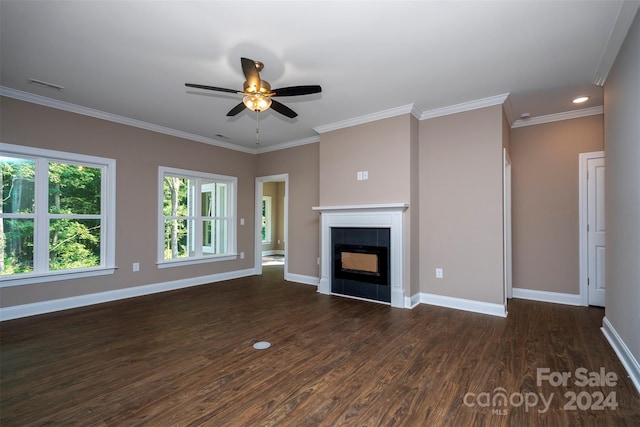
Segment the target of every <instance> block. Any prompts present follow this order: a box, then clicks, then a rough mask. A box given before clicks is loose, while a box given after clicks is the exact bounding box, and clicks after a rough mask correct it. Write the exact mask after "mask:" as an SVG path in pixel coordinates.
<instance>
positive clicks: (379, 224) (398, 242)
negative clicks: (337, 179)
mask: <svg viewBox="0 0 640 427" xmlns="http://www.w3.org/2000/svg"><path fill="white" fill-rule="evenodd" d="M408 207H409V205H408V204H407V203H385V204H370V205H343V206H317V207H313V208H312V209H313V210H314V211H319V212H320V213H321V218H320V220H321V224H320V230H321V238H320V239H321V241H320V245H321V247H320V283H319V285H318V292H320V293H322V294H327V295H331V228H333V227H371V228H389V229H390V238H391V257H390V258H391V259H390V281H391V306H392V307H401V308H402V307H404V287H403V282H402V278H403V274H402V273H403V271H402V270H403V263H402V246H403V245H402V236H403V230H402V224H403V217H402V216H403V212H404V211H405V210H406V209H407V208H408Z"/></svg>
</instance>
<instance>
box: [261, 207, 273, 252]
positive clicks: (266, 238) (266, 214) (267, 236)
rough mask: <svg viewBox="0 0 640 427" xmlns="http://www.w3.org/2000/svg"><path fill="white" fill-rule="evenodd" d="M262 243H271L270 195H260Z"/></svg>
mask: <svg viewBox="0 0 640 427" xmlns="http://www.w3.org/2000/svg"><path fill="white" fill-rule="evenodd" d="M262 243H271V196H262Z"/></svg>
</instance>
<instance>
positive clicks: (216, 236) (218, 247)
mask: <svg viewBox="0 0 640 427" xmlns="http://www.w3.org/2000/svg"><path fill="white" fill-rule="evenodd" d="M227 222H228V221H227V220H225V219H219V220H215V221H212V223H213V224H212V231H211V237H212V243H213V244H212V246H213V248H214V253H215V254H217V255H220V254H226V253H228V248H227V240H228V239H227V237H228V236H227V233H228V224H227Z"/></svg>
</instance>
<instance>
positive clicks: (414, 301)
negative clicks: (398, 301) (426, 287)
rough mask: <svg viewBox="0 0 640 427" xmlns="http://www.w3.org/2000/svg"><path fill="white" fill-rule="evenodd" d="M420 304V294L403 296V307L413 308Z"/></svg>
mask: <svg viewBox="0 0 640 427" xmlns="http://www.w3.org/2000/svg"><path fill="white" fill-rule="evenodd" d="M418 304H420V294H415V295H411V297H405V298H404V308H415V307H417V306H418Z"/></svg>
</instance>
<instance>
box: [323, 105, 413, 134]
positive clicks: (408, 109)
mask: <svg viewBox="0 0 640 427" xmlns="http://www.w3.org/2000/svg"><path fill="white" fill-rule="evenodd" d="M409 113H410V114H412V115H413V116H415V117H416V118H420V110H418V108H417V107H416V106H415V104H408V105H403V106H400V107H395V108H390V109H388V110H383V111H379V112H377V113H371V114H365V115H364V116H360V117H354V118H352V119H347V120H342V121H339V122H335V123H329V124H326V125H320V126H316V127H314V128H313V130H315V131H316V132H318V133H320V134H322V133H325V132H331V131H334V130H338V129H344V128H348V127H351V126H356V125H361V124H365V123H370V122H375V121H377V120H382V119H388V118H391V117H397V116H401V115H403V114H409Z"/></svg>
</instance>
